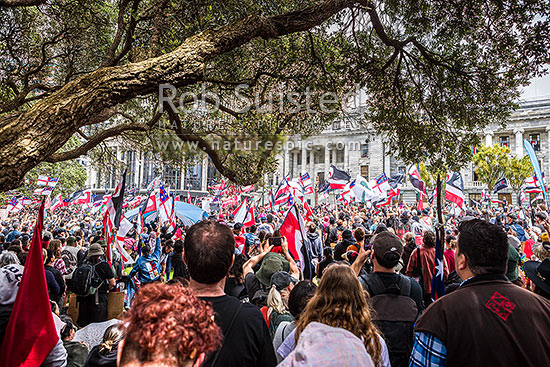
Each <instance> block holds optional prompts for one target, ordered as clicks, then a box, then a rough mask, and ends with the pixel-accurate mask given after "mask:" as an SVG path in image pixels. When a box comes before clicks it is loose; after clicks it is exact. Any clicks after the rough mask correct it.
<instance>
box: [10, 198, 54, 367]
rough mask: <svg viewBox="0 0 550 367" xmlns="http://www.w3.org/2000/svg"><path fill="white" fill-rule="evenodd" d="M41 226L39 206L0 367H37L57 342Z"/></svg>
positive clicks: (42, 208)
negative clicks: (43, 257)
mask: <svg viewBox="0 0 550 367" xmlns="http://www.w3.org/2000/svg"><path fill="white" fill-rule="evenodd" d="M43 225H44V204H43V203H42V205H40V209H39V210H38V219H37V220H36V225H35V227H34V231H33V236H32V242H31V247H30V250H29V253H28V256H27V261H26V263H25V270H24V271H23V276H22V278H21V281H20V283H19V290H18V292H17V296H16V298H15V303H14V305H13V309H12V311H11V315H10V319H9V321H8V325H7V327H6V331H5V334H4V341H3V343H2V347H1V349H0V366H24V367H38V366H40V365H41V364H42V362H44V359H45V358H46V356H47V355H48V354H49V353H50V351H51V350H52V349H53V348H54V347H55V345H56V344H57V341H58V340H59V336H58V335H57V331H56V328H55V324H54V320H53V314H52V310H51V307H50V299H49V297H48V286H47V285H46V274H45V273H44V262H43V260H42V229H43Z"/></svg>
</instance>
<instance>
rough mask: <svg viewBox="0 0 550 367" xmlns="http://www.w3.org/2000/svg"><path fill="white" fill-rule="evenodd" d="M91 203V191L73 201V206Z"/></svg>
mask: <svg viewBox="0 0 550 367" xmlns="http://www.w3.org/2000/svg"><path fill="white" fill-rule="evenodd" d="M91 202H92V190H86V191H84V192H83V193H82V195H81V196H80V197H79V198H78V199H76V200H75V201H74V203H75V204H89V203H91Z"/></svg>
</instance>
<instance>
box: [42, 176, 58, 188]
mask: <svg viewBox="0 0 550 367" xmlns="http://www.w3.org/2000/svg"><path fill="white" fill-rule="evenodd" d="M58 180H59V178H57V177H48V176H44V175H40V176H38V180H37V181H36V184H37V185H38V186H50V187H55V185H57V181H58Z"/></svg>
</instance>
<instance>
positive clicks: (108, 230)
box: [103, 210, 114, 264]
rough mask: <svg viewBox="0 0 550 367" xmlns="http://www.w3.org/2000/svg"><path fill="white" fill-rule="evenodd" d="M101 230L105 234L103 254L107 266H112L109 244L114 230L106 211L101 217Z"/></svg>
mask: <svg viewBox="0 0 550 367" xmlns="http://www.w3.org/2000/svg"><path fill="white" fill-rule="evenodd" d="M103 230H104V233H105V243H106V244H107V253H106V254H105V257H106V258H107V261H108V262H109V264H112V261H113V257H112V254H111V243H112V242H113V238H114V233H113V230H114V228H113V221H112V219H111V216H110V215H109V211H108V210H106V211H105V214H104V215H103Z"/></svg>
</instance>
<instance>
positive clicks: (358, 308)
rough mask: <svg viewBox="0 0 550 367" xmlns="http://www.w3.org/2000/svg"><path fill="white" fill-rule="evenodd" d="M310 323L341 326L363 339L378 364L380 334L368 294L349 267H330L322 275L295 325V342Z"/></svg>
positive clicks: (380, 348)
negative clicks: (373, 318) (374, 321)
mask: <svg viewBox="0 0 550 367" xmlns="http://www.w3.org/2000/svg"><path fill="white" fill-rule="evenodd" d="M311 322H320V323H322V324H325V325H328V326H333V327H339V328H342V329H346V330H348V331H350V332H351V333H352V334H354V335H355V336H357V337H358V338H360V339H362V340H363V343H364V344H365V347H366V349H367V352H368V353H369V354H370V355H371V356H372V357H373V359H374V362H375V365H378V364H379V362H380V358H381V351H382V347H381V344H380V340H379V332H378V330H377V329H376V327H375V326H374V324H373V322H372V317H371V312H370V308H369V305H368V304H367V299H366V297H365V292H364V291H363V288H362V286H361V284H360V283H359V279H358V278H357V275H355V273H354V271H353V270H352V269H351V267H349V266H348V265H343V264H334V265H330V266H329V267H327V268H326V269H325V271H324V272H323V277H322V278H321V281H320V282H319V288H317V291H316V292H315V295H314V296H313V297H312V298H311V299H310V300H309V302H308V304H307V306H306V308H305V309H304V311H303V312H302V314H301V315H300V318H299V320H298V321H297V323H296V340H298V339H299V336H300V333H301V332H303V331H304V329H305V328H306V327H307V325H308V324H309V323H311Z"/></svg>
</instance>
